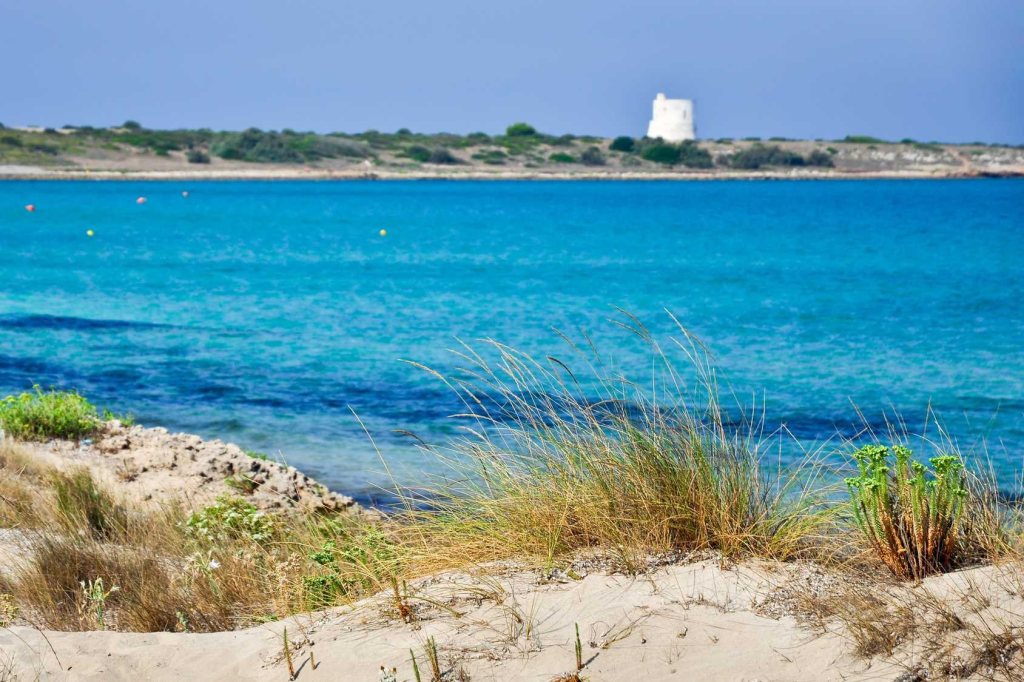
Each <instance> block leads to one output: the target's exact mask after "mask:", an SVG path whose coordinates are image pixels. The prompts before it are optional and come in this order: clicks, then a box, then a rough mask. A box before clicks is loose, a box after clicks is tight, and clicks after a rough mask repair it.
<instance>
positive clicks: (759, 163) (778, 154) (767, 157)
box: [722, 143, 807, 170]
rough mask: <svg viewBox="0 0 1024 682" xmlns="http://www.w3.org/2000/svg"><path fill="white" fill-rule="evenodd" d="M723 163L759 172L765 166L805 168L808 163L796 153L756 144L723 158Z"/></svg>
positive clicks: (774, 146)
mask: <svg viewBox="0 0 1024 682" xmlns="http://www.w3.org/2000/svg"><path fill="white" fill-rule="evenodd" d="M722 161H723V162H724V163H726V164H727V165H729V166H730V167H732V168H737V169H740V170H758V169H759V168H763V167H764V166H803V165H806V163H807V161H806V159H804V157H802V156H800V155H799V154H797V153H795V152H791V151H788V150H785V149H782V148H781V147H779V146H776V145H763V144H760V143H757V144H754V145H752V146H750V147H748V148H747V149H743V150H741V151H738V152H736V153H735V154H732V155H731V156H724V157H722Z"/></svg>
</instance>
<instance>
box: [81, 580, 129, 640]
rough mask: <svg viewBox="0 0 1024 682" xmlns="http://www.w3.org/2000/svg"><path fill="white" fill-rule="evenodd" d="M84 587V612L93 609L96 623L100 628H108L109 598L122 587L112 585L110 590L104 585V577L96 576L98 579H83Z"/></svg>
mask: <svg viewBox="0 0 1024 682" xmlns="http://www.w3.org/2000/svg"><path fill="white" fill-rule="evenodd" d="M80 585H81V587H82V597H83V599H84V601H83V603H82V611H83V613H84V611H85V610H87V609H92V612H93V615H94V616H95V618H96V624H97V625H98V626H99V628H100V630H106V629H107V623H106V611H107V599H109V598H110V595H112V594H114V593H115V592H117V591H118V590H119V589H120V588H119V587H118V586H117V585H114V586H112V587H111V588H110V589H109V590H108V589H106V588H105V587H104V585H103V578H96V580H88V581H85V580H83V581H82V582H81V583H80Z"/></svg>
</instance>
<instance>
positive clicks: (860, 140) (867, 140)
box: [839, 135, 889, 144]
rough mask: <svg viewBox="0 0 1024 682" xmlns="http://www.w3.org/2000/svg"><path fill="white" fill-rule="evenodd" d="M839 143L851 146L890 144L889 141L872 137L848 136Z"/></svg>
mask: <svg viewBox="0 0 1024 682" xmlns="http://www.w3.org/2000/svg"><path fill="white" fill-rule="evenodd" d="M839 141H840V142H849V143H851V144H889V143H888V141H886V140H882V139H880V138H877V137H872V136H871V135H847V136H846V137H844V138H843V139H842V140H839Z"/></svg>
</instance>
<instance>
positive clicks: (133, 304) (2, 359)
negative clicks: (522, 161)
mask: <svg viewBox="0 0 1024 682" xmlns="http://www.w3.org/2000/svg"><path fill="white" fill-rule="evenodd" d="M183 192H188V197H187V198H186V197H184V196H183V195H182V193H183ZM139 196H145V197H146V198H147V201H146V203H144V204H137V203H136V198H137V197H139ZM26 204H35V205H36V207H37V210H36V211H35V212H34V213H29V212H28V211H26V210H25V209H24V208H23V207H24V206H25V205H26ZM89 229H92V230H94V231H95V236H93V237H88V236H87V235H86V231H87V230H89ZM381 229H386V230H387V235H386V236H383V237H382V236H381V235H380V234H379V231H380V230H381ZM616 307H618V308H623V309H626V310H629V311H630V312H632V313H634V314H636V315H637V316H639V317H640V318H642V319H643V320H644V321H645V322H646V323H648V324H649V325H650V326H651V328H652V329H654V330H655V332H657V333H658V334H667V333H668V332H669V331H670V330H671V321H670V320H669V319H668V316H667V315H666V314H665V313H664V311H665V310H670V311H672V313H674V314H675V315H676V316H677V317H678V318H679V319H680V321H681V322H682V323H683V324H685V325H686V326H687V327H688V328H689V329H690V330H691V331H692V332H694V333H695V334H696V335H698V336H699V337H700V338H701V339H702V341H703V342H704V343H706V344H707V345H708V347H709V348H710V349H711V351H712V352H713V353H714V360H715V364H716V365H717V367H718V368H719V373H720V374H719V375H720V377H722V378H723V382H725V381H727V382H728V385H729V387H730V390H731V391H732V392H734V393H735V394H736V395H737V396H739V397H741V398H743V399H744V400H745V401H747V402H750V401H751V400H753V401H754V402H755V403H757V404H759V405H761V406H763V410H764V419H765V422H766V426H767V428H768V429H769V430H771V429H774V428H778V427H783V426H784V427H785V428H787V429H788V430H789V431H791V432H792V433H793V434H794V436H795V437H796V439H797V440H798V442H799V444H801V445H804V446H806V447H814V446H816V445H820V444H821V443H823V442H825V441H828V440H829V439H833V440H834V439H835V438H836V437H837V434H838V435H840V436H846V437H849V436H853V435H855V434H856V433H858V432H859V431H860V430H862V429H863V427H864V426H865V425H868V426H872V427H874V428H877V427H878V426H879V425H881V424H883V423H884V421H885V419H886V418H892V417H893V416H894V415H900V416H901V417H902V419H903V421H904V422H905V423H906V428H907V429H908V430H909V431H912V432H913V431H920V430H923V429H925V428H926V427H927V428H929V429H934V426H933V425H931V424H930V423H926V422H927V420H928V414H929V409H930V410H931V411H932V412H934V413H935V414H936V415H937V416H938V417H939V418H940V419H941V422H942V423H943V425H944V427H945V428H946V430H947V431H948V433H949V435H950V437H952V438H954V439H956V440H957V441H958V442H959V444H960V445H961V447H962V448H963V449H964V450H965V451H968V452H969V453H971V456H973V457H977V456H980V455H985V456H987V457H988V458H990V459H991V460H992V462H993V463H994V464H995V466H996V467H997V469H998V471H999V473H1000V475H1001V478H1002V480H1003V482H1004V487H1005V488H1006V489H1007V490H1015V489H1017V486H1019V479H1018V478H1017V476H1018V475H1019V472H1020V470H1021V467H1022V464H1024V180H942V181H909V180H903V181H881V180H858V181H799V182H796V181H794V182H749V181H735V182H733V181H715V182H442V181H436V182H435V181H420V182H412V181H410V182H183V183H177V182H175V183H171V182H152V183H133V182H46V181H24V182H22V181H10V182H3V183H0V394H6V393H9V392H13V391H20V390H23V389H26V388H28V387H30V386H31V385H32V384H33V383H39V384H42V385H44V386H49V385H54V386H65V387H74V388H77V389H79V390H81V391H82V392H83V393H85V394H86V395H88V396H89V397H90V398H92V399H93V400H94V401H95V402H97V403H99V404H101V405H104V406H108V407H110V408H113V409H115V410H122V411H124V410H128V411H131V412H133V413H135V414H136V416H137V418H138V419H139V421H141V422H142V423H144V424H146V425H163V426H166V427H168V428H171V429H177V430H185V431H190V432H195V433H199V434H201V435H204V436H209V437H220V438H223V439H227V440H233V441H235V442H238V443H240V444H241V445H243V446H245V447H249V448H253V449H257V450H263V451H268V452H270V453H273V454H275V455H276V454H278V453H280V454H281V455H283V456H284V457H285V458H286V459H287V461H288V462H289V463H292V464H294V465H296V466H298V467H300V468H303V469H305V470H308V471H309V472H310V473H311V474H313V475H315V476H317V477H319V478H321V479H322V480H323V481H325V482H326V483H328V484H330V485H331V486H332V487H334V488H336V489H338V490H341V491H343V492H347V493H349V494H354V495H356V496H357V497H360V498H362V499H367V498H371V497H373V496H374V495H375V492H374V491H375V489H376V486H378V485H382V484H385V483H386V478H385V477H384V475H383V474H382V473H381V469H382V467H381V464H380V461H379V460H378V457H377V455H376V454H375V452H374V449H373V447H372V446H371V444H370V442H369V440H368V438H367V435H366V434H365V433H364V432H363V429H362V427H361V426H360V424H359V422H358V421H357V420H356V419H355V418H354V417H353V414H352V410H354V411H355V412H356V413H358V415H359V416H360V417H361V418H362V420H363V421H364V422H365V425H366V427H367V429H368V430H369V431H370V432H371V433H372V435H373V436H374V438H375V439H376V442H377V444H378V446H379V447H380V449H381V450H382V452H383V453H384V455H385V456H386V458H387V459H388V461H389V462H391V463H393V464H394V465H395V467H396V471H398V475H399V476H400V477H403V478H404V480H412V479H416V478H417V477H418V476H419V475H420V474H421V473H422V472H424V471H426V472H430V471H434V470H435V467H436V464H435V462H434V461H433V460H432V459H431V458H430V457H429V456H427V455H425V454H423V453H421V452H419V451H418V450H417V449H416V448H415V447H414V446H413V444H412V441H411V440H410V439H409V438H407V437H405V436H403V435H401V434H399V433H397V431H398V430H410V431H413V432H416V433H417V434H419V435H420V436H422V437H424V438H425V439H426V440H428V441H432V442H439V441H443V440H444V439H446V438H448V437H450V435H451V434H453V433H454V432H455V425H454V424H453V422H452V420H451V419H450V418H449V415H450V414H452V413H453V412H456V411H458V409H459V406H458V403H457V402H456V401H455V400H454V399H453V397H452V395H451V394H450V392H449V391H448V389H447V388H445V386H444V385H443V384H442V383H440V382H439V381H437V380H436V379H435V378H433V377H431V376H430V375H428V374H426V373H425V372H422V371H420V370H417V369H415V368H413V367H411V366H409V365H408V364H405V363H403V362H401V361H402V360H403V359H409V360H415V361H419V362H423V363H426V364H430V365H433V366H435V367H438V368H441V369H445V368H450V367H452V366H453V365H454V364H455V362H454V360H453V357H452V356H451V355H450V354H448V353H447V352H446V349H450V348H455V347H456V346H457V339H464V340H467V341H471V340H473V339H478V338H482V337H492V338H495V339H498V340H501V341H504V342H507V343H509V344H511V345H514V346H517V347H519V348H522V349H524V350H526V351H529V352H531V353H535V354H537V355H540V356H544V355H549V354H553V355H559V354H561V353H562V351H563V350H564V348H565V346H564V344H563V342H562V341H560V340H559V339H558V337H557V335H556V334H555V333H554V332H553V331H552V329H553V328H557V329H561V330H563V331H565V332H567V333H569V334H570V335H573V336H574V337H575V338H581V336H580V335H581V334H582V331H581V330H585V331H586V332H587V333H589V334H591V335H592V336H593V338H594V340H595V342H596V343H597V345H598V346H599V347H600V348H601V349H602V352H603V353H604V355H605V357H606V358H607V359H608V362H610V363H613V364H614V366H615V367H616V368H618V369H621V370H622V371H625V372H627V373H629V372H630V371H631V370H634V369H635V370H636V372H637V373H639V374H641V375H642V373H643V372H644V371H647V370H649V367H650V364H651V363H650V358H649V357H648V356H646V355H644V354H643V353H641V352H639V351H638V350H637V348H636V347H634V345H632V344H631V342H630V341H629V335H628V334H624V333H623V332H622V331H621V329H620V328H619V327H618V326H616V325H615V324H614V323H612V322H609V319H610V318H614V317H616V315H617V313H616V310H615V309H616ZM933 435H934V433H933Z"/></svg>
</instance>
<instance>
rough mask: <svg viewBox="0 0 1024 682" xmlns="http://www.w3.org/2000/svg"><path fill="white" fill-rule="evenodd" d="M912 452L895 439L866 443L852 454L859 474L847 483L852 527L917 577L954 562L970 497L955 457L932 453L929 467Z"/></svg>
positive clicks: (905, 573)
mask: <svg viewBox="0 0 1024 682" xmlns="http://www.w3.org/2000/svg"><path fill="white" fill-rule="evenodd" d="M890 452H891V454H892V455H894V457H895V466H893V467H892V468H890V466H889V456H890ZM911 455H912V453H911V451H910V450H909V449H908V448H906V447H903V446H900V445H896V446H893V447H892V448H888V447H886V446H884V445H866V446H864V447H862V448H860V449H859V450H857V451H856V452H855V453H854V455H853V456H854V459H855V460H856V462H857V467H858V469H859V475H858V476H855V477H852V478H848V479H847V480H846V483H847V485H848V486H849V489H850V498H851V506H852V509H853V517H854V520H855V522H856V524H857V527H858V528H859V529H860V531H861V533H862V534H863V535H864V537H865V538H866V539H867V541H868V543H869V544H870V545H871V547H872V548H873V549H874V550H875V552H876V553H877V554H878V556H879V558H880V559H881V560H882V562H883V563H885V565H886V566H887V567H888V568H889V570H891V571H892V572H893V574H894V575H896V576H897V577H899V578H903V579H908V578H913V579H921V578H923V577H925V576H927V575H930V574H933V573H943V572H946V571H949V570H951V569H953V568H955V567H956V566H957V563H958V560H959V559H960V554H961V549H962V547H961V544H962V543H961V538H962V529H961V519H962V516H963V513H964V509H965V506H966V505H967V504H968V499H969V498H968V491H967V485H966V475H965V473H964V466H963V462H962V461H961V460H960V458H959V457H956V456H954V455H942V456H939V457H933V458H931V459H930V460H928V461H929V463H930V464H931V470H930V471H929V469H928V467H926V466H925V465H924V464H922V463H921V462H917V461H912V460H911Z"/></svg>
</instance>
